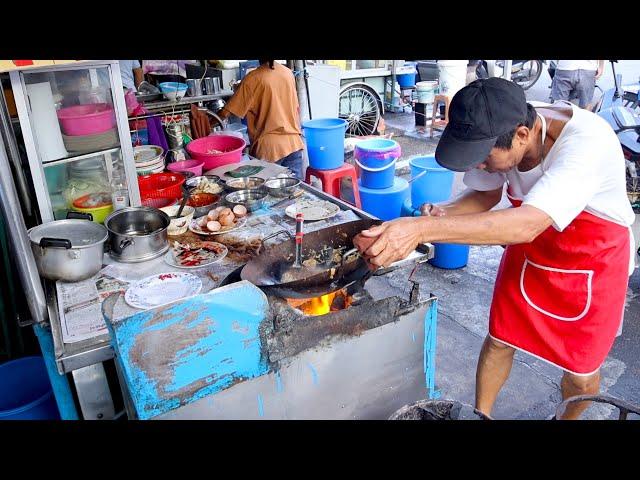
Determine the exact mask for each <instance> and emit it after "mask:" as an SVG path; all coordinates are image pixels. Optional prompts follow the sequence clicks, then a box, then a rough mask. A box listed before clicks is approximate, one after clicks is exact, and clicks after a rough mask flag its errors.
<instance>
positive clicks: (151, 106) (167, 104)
mask: <svg viewBox="0 0 640 480" xmlns="http://www.w3.org/2000/svg"><path fill="white" fill-rule="evenodd" d="M232 95H233V92H232V91H231V90H223V91H221V92H220V93H215V94H213V95H199V96H197V97H183V98H181V99H180V100H178V101H177V102H172V101H170V100H165V101H161V102H148V103H143V106H144V108H145V109H147V110H149V111H150V112H153V111H155V110H163V109H166V108H172V107H174V106H175V107H179V106H181V105H189V104H191V103H198V102H210V101H211V100H215V99H217V98H224V97H230V96H232Z"/></svg>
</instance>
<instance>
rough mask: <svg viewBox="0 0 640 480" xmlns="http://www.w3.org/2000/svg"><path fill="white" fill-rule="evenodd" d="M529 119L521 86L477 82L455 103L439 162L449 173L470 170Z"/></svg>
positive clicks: (487, 80) (497, 81)
mask: <svg viewBox="0 0 640 480" xmlns="http://www.w3.org/2000/svg"><path fill="white" fill-rule="evenodd" d="M526 118H527V100H526V97H525V95H524V90H523V89H522V87H520V85H517V84H516V83H514V82H511V81H509V80H505V79H504V78H495V77H492V78H485V79H480V80H475V81H474V82H472V83H470V84H469V85H467V86H466V87H464V88H462V89H461V90H459V91H458V93H456V94H455V95H454V96H453V98H452V99H451V104H450V105H449V123H448V124H447V126H446V127H445V129H444V132H442V137H441V138H440V142H439V143H438V146H437V147H436V161H437V162H438V163H439V164H440V165H442V166H443V167H445V168H448V169H449V170H455V171H457V172H464V171H467V170H470V169H471V168H473V167H476V166H478V165H480V164H481V163H482V162H484V161H485V160H486V159H487V156H489V153H490V152H491V149H492V148H493V147H494V145H495V144H496V140H497V139H498V137H499V136H500V135H503V134H505V133H507V132H509V131H511V130H513V129H514V128H516V127H517V126H518V125H519V124H523V123H525V121H526Z"/></svg>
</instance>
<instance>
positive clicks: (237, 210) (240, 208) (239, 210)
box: [233, 205, 247, 217]
mask: <svg viewBox="0 0 640 480" xmlns="http://www.w3.org/2000/svg"><path fill="white" fill-rule="evenodd" d="M233 213H234V214H235V215H236V216H237V217H244V216H245V215H246V214H247V207H245V206H244V205H236V206H235V207H233Z"/></svg>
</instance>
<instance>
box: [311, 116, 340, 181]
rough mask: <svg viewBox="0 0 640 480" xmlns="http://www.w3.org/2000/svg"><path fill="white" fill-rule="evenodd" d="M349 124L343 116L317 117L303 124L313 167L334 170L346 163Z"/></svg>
mask: <svg viewBox="0 0 640 480" xmlns="http://www.w3.org/2000/svg"><path fill="white" fill-rule="evenodd" d="M347 125H348V123H347V122H346V121H345V120H342V119H341V118H317V119H315V120H308V121H306V122H304V123H303V124H302V128H303V131H304V136H305V138H306V141H307V153H308V155H309V166H310V167H311V168H316V169H318V170H333V169H334V168H338V167H340V166H341V165H342V164H343V163H344V134H345V132H346V130H347Z"/></svg>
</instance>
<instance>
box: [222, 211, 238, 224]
mask: <svg viewBox="0 0 640 480" xmlns="http://www.w3.org/2000/svg"><path fill="white" fill-rule="evenodd" d="M234 220H235V218H234V216H233V213H232V214H231V215H222V216H221V217H220V225H222V226H223V227H228V226H230V225H233V221H234Z"/></svg>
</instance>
